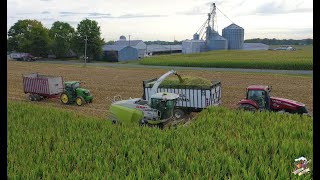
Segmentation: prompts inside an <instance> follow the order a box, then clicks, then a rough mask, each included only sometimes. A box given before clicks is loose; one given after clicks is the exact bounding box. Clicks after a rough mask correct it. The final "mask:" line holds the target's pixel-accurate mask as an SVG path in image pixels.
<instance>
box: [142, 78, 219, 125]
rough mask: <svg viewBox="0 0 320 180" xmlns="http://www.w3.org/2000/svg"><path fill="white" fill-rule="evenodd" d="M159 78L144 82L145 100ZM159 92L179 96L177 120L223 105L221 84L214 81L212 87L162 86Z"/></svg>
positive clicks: (176, 110) (176, 109)
mask: <svg viewBox="0 0 320 180" xmlns="http://www.w3.org/2000/svg"><path fill="white" fill-rule="evenodd" d="M157 80H158V79H157V78H154V79H150V80H145V81H143V96H142V98H143V99H149V98H150V95H151V93H150V92H151V89H152V87H153V85H154V84H155V83H156V82H157ZM156 92H157V93H159V92H168V93H175V94H179V98H178V99H177V102H176V106H175V109H174V111H173V116H174V117H175V118H176V119H181V118H184V117H185V115H188V114H190V113H191V112H200V111H202V110H203V109H206V108H208V107H209V106H218V105H220V104H221V82H220V81H212V82H211V86H210V87H192V86H187V85H174V86H171V85H169V86H164V87H161V85H160V86H159V87H158V88H157V90H156Z"/></svg>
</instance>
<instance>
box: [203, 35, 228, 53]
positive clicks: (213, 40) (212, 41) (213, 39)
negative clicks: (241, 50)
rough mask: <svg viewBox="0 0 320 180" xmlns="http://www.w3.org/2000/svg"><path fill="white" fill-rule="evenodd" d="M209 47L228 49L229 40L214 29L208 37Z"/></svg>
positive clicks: (210, 48)
mask: <svg viewBox="0 0 320 180" xmlns="http://www.w3.org/2000/svg"><path fill="white" fill-rule="evenodd" d="M207 49H208V50H209V51H210V50H226V49H228V41H227V40H226V39H225V38H224V37H222V36H220V35H219V34H218V33H217V32H215V31H212V32H211V33H210V36H209V37H208V39H207Z"/></svg>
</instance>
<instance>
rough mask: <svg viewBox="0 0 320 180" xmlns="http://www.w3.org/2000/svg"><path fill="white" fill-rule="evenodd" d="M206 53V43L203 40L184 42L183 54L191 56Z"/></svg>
mask: <svg viewBox="0 0 320 180" xmlns="http://www.w3.org/2000/svg"><path fill="white" fill-rule="evenodd" d="M205 51H206V42H205V41H203V40H196V39H192V40H185V41H182V53H183V54H191V53H200V52H205Z"/></svg>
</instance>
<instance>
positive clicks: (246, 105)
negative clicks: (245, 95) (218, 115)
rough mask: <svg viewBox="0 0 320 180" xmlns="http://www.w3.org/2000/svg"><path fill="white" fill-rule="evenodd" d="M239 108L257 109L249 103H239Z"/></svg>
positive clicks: (252, 110) (253, 110) (246, 109)
mask: <svg viewBox="0 0 320 180" xmlns="http://www.w3.org/2000/svg"><path fill="white" fill-rule="evenodd" d="M239 109H241V110H245V111H251V112H255V111H257V109H256V108H255V107H254V106H252V105H250V104H241V105H240V106H239Z"/></svg>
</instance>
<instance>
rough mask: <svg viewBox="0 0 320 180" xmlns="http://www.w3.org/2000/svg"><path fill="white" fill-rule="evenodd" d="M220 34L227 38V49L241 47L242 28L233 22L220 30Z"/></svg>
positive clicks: (242, 38)
mask: <svg viewBox="0 0 320 180" xmlns="http://www.w3.org/2000/svg"><path fill="white" fill-rule="evenodd" d="M222 36H223V37H224V38H226V39H227V40H228V49H242V48H243V42H244V29H243V28H242V27H240V26H238V25H236V24H234V23H232V24H230V25H229V26H228V27H225V28H224V29H223V30H222Z"/></svg>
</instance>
